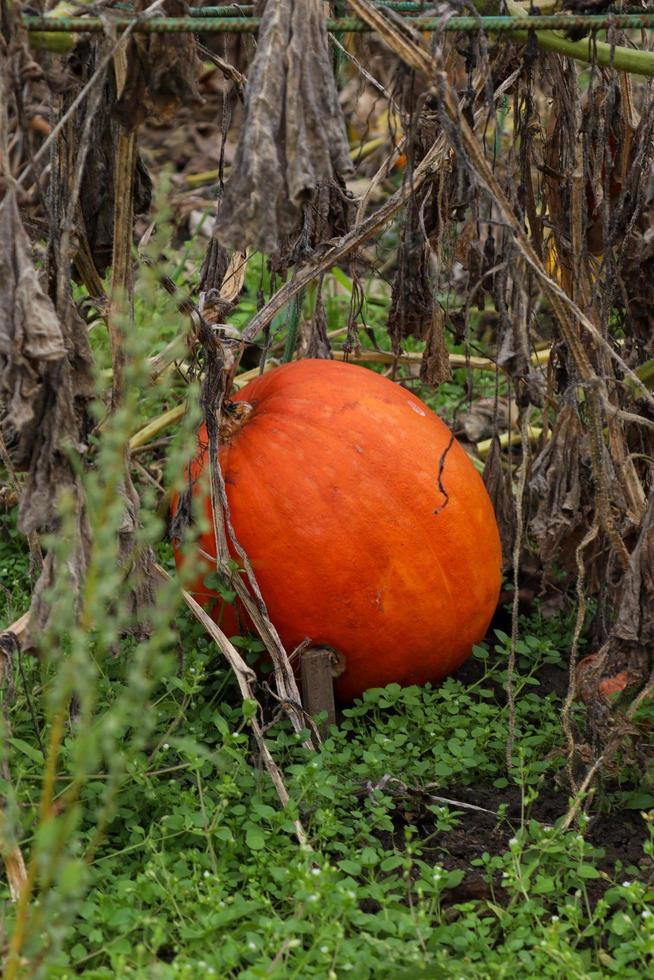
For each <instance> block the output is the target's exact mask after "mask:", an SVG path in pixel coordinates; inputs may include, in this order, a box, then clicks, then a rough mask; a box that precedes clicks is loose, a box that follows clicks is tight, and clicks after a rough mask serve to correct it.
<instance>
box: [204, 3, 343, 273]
mask: <svg viewBox="0 0 654 980" xmlns="http://www.w3.org/2000/svg"><path fill="white" fill-rule="evenodd" d="M246 110H247V114H246V119H245V122H244V124H243V127H242V129H241V133H240V138H239V142H238V147H237V150H236V157H235V160H234V165H233V168H232V176H231V177H230V179H229V181H228V182H227V185H226V187H225V196H224V199H223V203H222V207H221V211H220V215H219V224H218V236H219V238H220V240H221V241H222V242H223V243H224V244H225V245H227V246H228V247H231V248H244V247H245V246H246V245H253V246H254V247H255V248H257V249H258V250H259V251H262V252H266V253H268V254H272V253H273V252H275V251H276V250H277V249H279V248H280V246H281V245H282V243H283V241H284V239H285V238H286V237H287V236H289V235H290V234H291V233H292V232H293V229H294V227H295V226H296V225H297V223H298V221H299V220H300V219H301V216H302V208H303V205H305V204H307V203H309V202H310V201H311V199H312V195H314V193H315V192H316V189H317V188H318V187H319V186H320V185H321V184H322V183H323V182H328V183H329V182H332V181H333V180H334V179H335V178H336V177H337V175H344V174H347V173H349V172H350V171H351V168H352V164H351V161H350V156H349V151H348V145H347V139H346V134H345V125H344V122H343V116H342V112H341V109H340V105H339V102H338V94H337V91H336V85H335V81H334V74H333V70H332V66H331V62H330V57H329V49H328V46H327V35H326V32H325V21H324V14H323V11H322V4H321V3H320V2H319V0H277V2H270V0H269V2H268V3H267V4H266V7H265V10H264V13H263V18H262V23H261V27H260V31H259V42H258V47H257V53H256V56H255V58H254V61H253V63H252V67H251V69H250V72H249V76H248V84H247V88H246Z"/></svg>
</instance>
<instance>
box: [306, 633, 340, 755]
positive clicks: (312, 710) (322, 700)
mask: <svg viewBox="0 0 654 980" xmlns="http://www.w3.org/2000/svg"><path fill="white" fill-rule="evenodd" d="M302 704H303V706H304V709H305V711H307V712H308V713H309V714H310V715H311V716H312V717H314V716H315V715H319V714H321V712H327V718H326V719H325V720H324V721H321V722H319V723H318V730H319V731H320V734H321V736H322V737H323V738H325V737H326V736H327V735H328V734H329V726H330V725H334V724H335V723H336V705H335V703H334V654H333V653H332V651H331V650H326V649H324V648H323V647H309V649H308V650H305V652H304V653H303V654H302Z"/></svg>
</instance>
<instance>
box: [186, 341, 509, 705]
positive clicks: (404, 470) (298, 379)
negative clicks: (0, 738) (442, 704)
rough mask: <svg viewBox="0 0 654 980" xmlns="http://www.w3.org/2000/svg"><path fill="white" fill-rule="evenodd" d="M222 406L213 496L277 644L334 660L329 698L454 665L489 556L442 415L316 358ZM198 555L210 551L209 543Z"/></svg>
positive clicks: (421, 677) (491, 530)
mask: <svg viewBox="0 0 654 980" xmlns="http://www.w3.org/2000/svg"><path fill="white" fill-rule="evenodd" d="M235 400H236V401H239V402H242V401H245V402H247V403H249V405H250V406H252V409H251V412H250V413H249V414H248V415H247V416H246V417H245V419H244V422H243V424H242V425H241V427H240V428H239V429H238V430H237V431H236V432H235V433H233V435H232V437H231V439H230V440H229V442H228V443H227V444H226V445H224V446H223V447H222V449H221V454H220V465H221V467H222V472H223V475H224V479H225V485H226V490H227V499H228V502H229V508H230V512H231V517H232V522H233V526H234V529H235V532H236V536H237V539H238V541H239V542H240V544H241V545H242V547H243V548H244V549H245V551H246V552H247V554H248V556H249V558H250V560H251V562H252V565H253V568H254V572H255V574H256V577H257V580H258V583H259V586H260V588H261V591H262V594H263V597H264V599H265V601H266V604H267V606H268V611H269V613H270V617H271V619H272V621H273V623H274V624H275V626H276V627H277V630H278V631H279V634H280V636H281V638H282V641H283V642H284V644H285V646H286V648H287V650H288V651H289V652H290V651H291V650H293V649H294V648H295V647H296V646H298V645H299V644H300V643H302V641H304V640H305V639H309V640H310V641H311V642H312V644H314V645H321V646H322V645H324V646H329V647H332V648H333V649H335V650H337V651H338V652H339V653H340V654H342V655H343V656H344V657H345V662H346V667H345V671H344V673H343V674H342V675H341V676H340V677H339V678H338V680H337V681H336V690H337V694H338V696H339V697H340V698H342V699H345V700H349V699H352V698H353V697H355V696H357V695H360V694H361V693H362V692H363V691H364V690H366V689H367V688H370V687H379V686H383V685H386V684H389V683H391V682H393V681H395V682H397V683H400V684H414V683H417V684H421V683H424V682H426V681H438V680H440V679H441V678H443V677H445V676H446V675H447V674H449V673H451V672H452V671H454V670H455V669H456V668H457V667H459V665H460V664H461V663H463V661H464V660H466V658H467V657H468V656H469V655H470V652H471V647H472V645H473V644H474V643H478V642H479V641H481V639H482V638H483V636H484V634H485V632H486V630H487V628H488V624H489V622H490V619H491V616H492V615H493V611H494V609H495V606H496V603H497V599H498V595H499V590H500V580H501V572H500V564H501V549H500V540H499V535H498V531H497V525H496V522H495V516H494V514H493V508H492V505H491V502H490V500H489V497H488V494H487V493H486V489H485V487H484V484H483V482H482V480H481V478H480V476H479V474H478V473H477V472H476V470H475V468H474V467H473V465H472V463H471V462H470V460H469V458H468V457H467V455H466V453H465V452H464V450H463V449H462V448H461V446H460V445H459V444H458V443H457V442H456V441H452V437H451V434H450V432H449V430H448V428H447V427H446V426H445V425H444V424H443V422H441V421H440V419H439V418H438V417H437V416H436V415H435V414H434V413H433V412H432V411H431V410H430V409H429V408H427V406H426V405H425V404H424V403H423V402H421V401H420V399H418V398H416V396H415V395H413V394H412V393H411V392H409V391H407V390H405V389H404V388H402V387H400V386H399V385H397V384H394V383H393V382H391V381H389V380H387V379H386V378H383V377H381V376H380V375H379V374H375V373H374V372H372V371H369V370H367V369H365V368H361V367H355V366H353V365H349V364H343V363H339V362H335V361H327V360H301V361H297V362H294V363H292V364H287V365H284V366H283V367H279V368H276V369H274V370H273V371H271V372H270V373H268V374H264V375H262V376H261V377H259V378H257V379H256V380H254V381H252V382H250V384H248V385H247V386H246V387H245V388H244V389H243V390H242V391H240V392H239V393H238V394H237V395H236V399H235ZM199 442H200V452H199V455H198V457H197V458H196V459H195V461H194V462H193V463H192V466H191V474H192V477H193V479H194V481H196V483H195V485H196V491H195V492H198V493H203V492H204V493H206V483H205V484H204V489H203V488H202V487H201V485H200V484H201V481H200V483H198V482H197V478H198V477H199V475H200V472H201V470H202V469H203V467H204V466H205V463H206V458H207V434H206V430H205V429H204V428H203V429H201V431H200V435H199ZM439 474H440V475H439ZM206 507H207V513H208V515H209V516H210V513H211V512H210V502H209V501H207V504H206ZM200 547H201V548H202V549H203V550H204V551H205V552H207V553H208V554H210V555H215V546H214V541H213V535H212V534H208V535H206V536H205V537H204V538H202V539H201V541H200ZM176 557H177V559H178V562H179V560H180V558H179V555H178V554H177V553H176ZM199 564H200V562H199ZM206 571H207V568H206V565H205V566H204V567H203V568H202V569H201V570H200V569H199V571H198V578H197V581H196V582H195V584H194V586H193V587H192V589H191V591H192V592H194V593H195V594H196V596H197V597H198V601H200V602H202V603H203V604H205V605H207V604H209V606H212V605H213V610H212V615H214V616H215V618H216V619H217V620H218V621H220V622H221V625H222V628H223V629H224V630H225V632H227V633H228V635H229V634H230V632H236V629H237V620H236V617H235V613H234V610H233V609H230V608H229V607H225V608H223V607H222V605H221V604H220V603H216V602H215V598H216V597H215V593H212V592H210V591H209V590H207V588H206V587H205V586H203V578H204V576H205V574H206ZM212 599H213V600H214V601H213V602H212Z"/></svg>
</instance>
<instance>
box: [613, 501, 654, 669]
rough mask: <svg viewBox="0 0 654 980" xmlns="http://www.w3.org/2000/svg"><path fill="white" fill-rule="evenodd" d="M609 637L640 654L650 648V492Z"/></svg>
mask: <svg viewBox="0 0 654 980" xmlns="http://www.w3.org/2000/svg"><path fill="white" fill-rule="evenodd" d="M612 635H613V637H614V638H615V639H616V640H619V641H621V643H623V644H629V645H630V646H632V647H638V648H640V649H641V650H649V651H651V650H652V648H653V645H654V490H650V495H649V506H648V508H647V512H646V514H645V517H644V519H643V523H642V525H641V530H640V536H639V538H638V543H637V544H636V547H635V548H634V550H633V552H632V554H631V557H630V560H629V567H628V569H627V572H626V574H625V576H624V578H623V580H622V584H621V588H620V601H619V605H618V614H617V617H616V621H615V624H614V626H613V630H612Z"/></svg>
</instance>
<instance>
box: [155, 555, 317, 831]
mask: <svg viewBox="0 0 654 980" xmlns="http://www.w3.org/2000/svg"><path fill="white" fill-rule="evenodd" d="M155 570H156V572H157V574H158V575H159V576H160V577H161V578H162V579H164V580H169V579H170V576H169V575H168V572H166V571H165V570H164V569H163V568H161V566H160V565H155ZM182 597H183V599H184V602H185V603H186V605H187V606H188V608H189V609H190V610H191V612H192V613H193V615H194V616H195V618H196V619H197V621H198V623H200V625H201V626H203V627H204V629H205V630H206V631H207V633H208V634H209V636H210V637H211V638H212V639H213V641H214V642H215V644H216V646H217V647H218V649H219V650H220V652H221V653H222V654H223V656H224V657H225V658H226V660H227V662H228V663H229V665H230V667H231V669H232V670H233V672H234V675H235V677H236V680H237V683H238V686H239V690H240V692H241V695H242V697H243V700H247V701H256V700H257V699H256V696H255V694H254V689H253V684H254V683H255V682H256V674H255V673H254V671H253V670H252V669H251V668H250V667H248V665H247V664H246V662H245V661H244V660H243V658H242V657H241V655H240V653H239V652H238V650H237V649H236V647H235V646H234V645H233V644H232V643H230V641H229V640H228V639H227V637H226V636H225V634H224V633H223V631H222V630H221V629H220V627H218V626H217V625H216V624H215V623H214V621H213V620H212V619H211V617H210V616H208V615H207V613H206V612H205V611H204V609H203V608H202V606H200V605H199V603H198V602H196V600H195V599H194V598H193V596H192V595H191V594H190V593H189V592H186V591H185V590H184V589H182ZM250 726H251V728H252V734H253V735H254V738H255V740H256V743H257V747H258V749H259V752H260V753H261V758H262V759H263V763H264V765H265V767H266V769H267V770H268V774H269V776H270V778H271V780H272V783H273V786H274V787H275V791H276V793H277V796H278V797H279V801H280V803H281V804H282V806H283V807H286V806H288V803H289V795H288V791H287V789H286V787H285V785H284V780H283V778H282V774H281V771H280V769H279V767H278V765H277V763H276V762H275V760H274V759H273V757H272V755H271V753H270V749H269V748H268V745H267V744H266V740H265V738H264V735H263V730H262V727H261V723H260V722H259V720H258V719H257V718H255V717H253V718H251V719H250ZM293 824H294V827H295V835H296V837H297V839H298V843H299V844H301V845H302V846H307V835H306V832H305V830H304V828H303V826H302V824H301V822H300V821H299V820H295V821H294V822H293Z"/></svg>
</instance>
